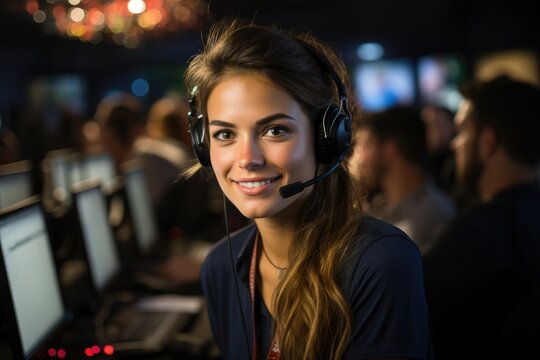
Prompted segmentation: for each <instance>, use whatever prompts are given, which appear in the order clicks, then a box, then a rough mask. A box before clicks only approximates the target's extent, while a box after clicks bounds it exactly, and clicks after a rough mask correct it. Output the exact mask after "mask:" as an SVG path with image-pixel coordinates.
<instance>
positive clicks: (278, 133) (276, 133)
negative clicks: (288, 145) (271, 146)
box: [264, 126, 289, 137]
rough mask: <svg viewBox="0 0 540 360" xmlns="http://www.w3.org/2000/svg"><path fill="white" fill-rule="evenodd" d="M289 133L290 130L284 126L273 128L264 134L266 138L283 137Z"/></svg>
mask: <svg viewBox="0 0 540 360" xmlns="http://www.w3.org/2000/svg"><path fill="white" fill-rule="evenodd" d="M288 133H289V129H287V128H286V127H284V126H271V127H269V128H267V129H266V130H265V132H264V135H265V136H270V137H283V136H285V135H287V134H288Z"/></svg>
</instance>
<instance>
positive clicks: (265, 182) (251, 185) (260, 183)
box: [238, 179, 273, 188]
mask: <svg viewBox="0 0 540 360" xmlns="http://www.w3.org/2000/svg"><path fill="white" fill-rule="evenodd" d="M272 181H273V179H267V180H263V181H239V182H238V183H239V184H240V185H241V186H244V187H248V188H257V187H260V186H263V185H268V184H270V183H271V182H272Z"/></svg>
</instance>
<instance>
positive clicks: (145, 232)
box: [124, 169, 158, 252]
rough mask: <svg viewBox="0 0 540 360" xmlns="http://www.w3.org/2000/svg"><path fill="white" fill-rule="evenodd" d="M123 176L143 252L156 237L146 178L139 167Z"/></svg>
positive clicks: (136, 232)
mask: <svg viewBox="0 0 540 360" xmlns="http://www.w3.org/2000/svg"><path fill="white" fill-rule="evenodd" d="M124 176H125V182H126V192H127V196H128V202H129V206H130V212H131V215H132V217H133V219H132V221H133V226H134V230H135V234H136V235H135V237H136V238H137V245H138V247H139V249H140V250H141V251H142V252H145V251H147V250H149V249H150V248H151V246H152V245H153V243H154V241H155V240H157V237H158V232H157V226H156V222H155V218H154V213H153V208H152V204H151V202H150V194H149V192H148V188H147V184H146V179H145V177H144V173H143V171H142V170H141V169H138V170H134V171H131V172H128V173H126V174H125V175H124Z"/></svg>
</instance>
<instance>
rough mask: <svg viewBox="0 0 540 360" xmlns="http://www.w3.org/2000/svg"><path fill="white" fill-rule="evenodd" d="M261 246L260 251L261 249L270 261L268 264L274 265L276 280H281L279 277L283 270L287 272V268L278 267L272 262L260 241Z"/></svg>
mask: <svg viewBox="0 0 540 360" xmlns="http://www.w3.org/2000/svg"><path fill="white" fill-rule="evenodd" d="M261 248H262V251H263V254H264V256H265V257H266V260H268V262H269V263H270V265H272V266H273V267H275V268H276V269H277V275H278V280H281V278H282V277H283V275H285V272H287V270H288V268H286V267H279V266H277V265H276V264H274V263H273V262H272V260H270V257H269V256H268V254H267V253H266V250H264V246H263V244H262V242H261Z"/></svg>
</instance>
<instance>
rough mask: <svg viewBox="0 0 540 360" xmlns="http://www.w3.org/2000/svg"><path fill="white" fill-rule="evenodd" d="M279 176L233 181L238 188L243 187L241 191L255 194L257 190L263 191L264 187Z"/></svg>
mask: <svg viewBox="0 0 540 360" xmlns="http://www.w3.org/2000/svg"><path fill="white" fill-rule="evenodd" d="M279 178H280V176H278V177H275V178H271V179H257V180H253V181H248V180H240V181H235V182H236V183H237V184H238V185H239V186H240V188H242V189H244V190H243V191H245V192H247V193H249V194H255V193H257V192H258V191H261V190H262V191H264V189H266V188H267V187H268V185H270V184H272V183H274V182H276V180H277V179H279Z"/></svg>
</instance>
